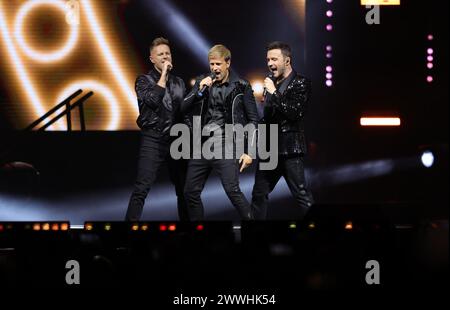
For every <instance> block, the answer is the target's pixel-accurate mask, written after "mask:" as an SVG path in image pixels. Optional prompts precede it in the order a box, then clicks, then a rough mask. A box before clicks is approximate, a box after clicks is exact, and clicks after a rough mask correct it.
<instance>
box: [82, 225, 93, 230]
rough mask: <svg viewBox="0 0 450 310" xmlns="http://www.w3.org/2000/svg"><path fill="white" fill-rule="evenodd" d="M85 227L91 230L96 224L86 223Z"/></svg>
mask: <svg viewBox="0 0 450 310" xmlns="http://www.w3.org/2000/svg"><path fill="white" fill-rule="evenodd" d="M84 229H86V230H88V231H91V230H92V229H94V226H93V225H92V224H91V223H86V225H84Z"/></svg>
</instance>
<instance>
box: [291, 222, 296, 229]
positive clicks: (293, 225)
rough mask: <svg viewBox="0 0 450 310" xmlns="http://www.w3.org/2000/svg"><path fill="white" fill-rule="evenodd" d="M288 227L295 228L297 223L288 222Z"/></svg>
mask: <svg viewBox="0 0 450 310" xmlns="http://www.w3.org/2000/svg"><path fill="white" fill-rule="evenodd" d="M289 228H290V229H295V228H297V224H295V223H291V224H289Z"/></svg>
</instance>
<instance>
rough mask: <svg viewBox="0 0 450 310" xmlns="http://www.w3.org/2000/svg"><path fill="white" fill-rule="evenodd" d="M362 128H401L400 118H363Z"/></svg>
mask: <svg viewBox="0 0 450 310" xmlns="http://www.w3.org/2000/svg"><path fill="white" fill-rule="evenodd" d="M360 124H361V126H400V124H401V120H400V118H399V117H361V118H360Z"/></svg>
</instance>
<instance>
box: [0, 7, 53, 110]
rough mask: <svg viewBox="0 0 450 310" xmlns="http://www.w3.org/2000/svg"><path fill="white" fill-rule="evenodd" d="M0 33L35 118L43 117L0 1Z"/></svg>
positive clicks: (39, 100) (40, 104) (41, 108)
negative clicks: (32, 108)
mask: <svg viewBox="0 0 450 310" xmlns="http://www.w3.org/2000/svg"><path fill="white" fill-rule="evenodd" d="M0 31H1V33H2V39H3V43H4V44H5V46H6V51H7V53H8V56H9V59H10V60H11V62H12V64H13V66H14V68H15V69H16V74H17V78H18V80H19V81H20V82H21V83H22V85H23V88H24V89H25V93H26V94H27V97H28V100H29V101H30V102H31V103H32V105H33V106H34V108H35V109H34V111H35V118H38V117H40V116H41V115H43V114H44V113H45V112H46V110H45V109H44V107H43V105H42V101H41V99H40V98H39V94H38V93H37V91H36V89H35V88H34V85H33V83H32V82H31V79H30V76H29V74H28V72H27V70H26V69H25V67H24V65H23V63H22V60H21V59H20V57H19V56H18V53H17V50H16V47H15V46H14V44H13V40H12V38H11V36H10V33H11V32H10V31H9V29H8V25H7V24H6V16H5V14H4V10H3V2H2V1H0Z"/></svg>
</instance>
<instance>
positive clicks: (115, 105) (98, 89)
mask: <svg viewBox="0 0 450 310" xmlns="http://www.w3.org/2000/svg"><path fill="white" fill-rule="evenodd" d="M78 89H83V90H89V91H93V92H94V96H95V93H99V94H100V95H102V96H103V97H104V98H105V99H106V102H108V105H109V107H110V108H109V110H110V116H109V122H108V123H107V124H102V127H103V128H105V130H117V129H119V121H120V106H119V102H118V101H117V99H116V96H115V95H114V94H113V93H112V91H111V90H110V89H109V88H108V87H106V86H105V85H103V84H101V83H99V82H96V81H93V80H82V81H75V82H72V84H71V85H69V86H67V87H66V88H64V90H63V91H62V92H61V93H60V94H59V95H58V96H57V99H56V102H61V101H63V100H64V99H65V98H67V97H68V96H70V95H71V94H73V93H74V92H75V91H77V90H78ZM94 96H93V97H92V98H94Z"/></svg>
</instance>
